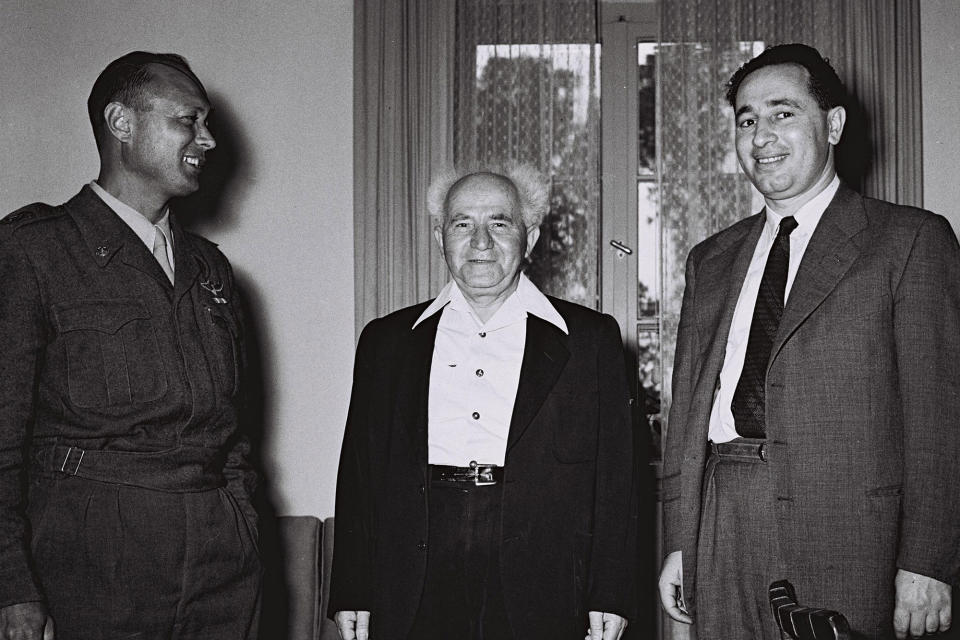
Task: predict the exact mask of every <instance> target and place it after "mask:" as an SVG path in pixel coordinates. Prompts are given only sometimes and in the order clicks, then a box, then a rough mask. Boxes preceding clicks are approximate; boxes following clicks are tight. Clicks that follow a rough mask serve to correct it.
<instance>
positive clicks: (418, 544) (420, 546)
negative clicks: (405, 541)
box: [417, 540, 427, 551]
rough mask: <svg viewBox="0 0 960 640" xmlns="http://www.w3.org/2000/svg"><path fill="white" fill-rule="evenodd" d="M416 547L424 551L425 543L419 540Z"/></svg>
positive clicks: (425, 548)
mask: <svg viewBox="0 0 960 640" xmlns="http://www.w3.org/2000/svg"><path fill="white" fill-rule="evenodd" d="M417 549H419V550H420V551H426V550H427V543H426V542H424V541H423V540H421V541H420V542H418V543H417Z"/></svg>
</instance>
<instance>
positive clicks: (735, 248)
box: [694, 210, 766, 347]
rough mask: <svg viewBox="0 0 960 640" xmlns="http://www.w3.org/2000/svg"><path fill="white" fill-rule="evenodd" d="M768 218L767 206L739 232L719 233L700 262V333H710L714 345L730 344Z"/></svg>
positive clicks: (697, 303)
mask: <svg viewBox="0 0 960 640" xmlns="http://www.w3.org/2000/svg"><path fill="white" fill-rule="evenodd" d="M765 219H766V211H765V210H764V211H761V212H760V213H758V214H755V215H753V216H751V217H750V218H747V221H746V223H745V224H744V225H743V228H742V229H741V230H739V233H735V234H734V233H731V234H728V235H727V236H721V237H718V238H717V240H718V246H717V247H716V249H715V250H714V251H713V252H712V253H711V254H709V255H707V256H705V257H704V259H703V260H702V261H701V263H700V264H699V265H698V266H697V279H698V282H697V284H696V286H697V291H700V292H703V293H702V295H701V296H699V297H698V299H697V300H694V310H695V313H696V314H697V316H696V317H697V327H698V330H699V333H700V335H701V336H706V338H707V342H708V343H710V342H712V343H713V344H714V346H716V343H720V344H721V345H723V346H724V347H725V346H726V343H727V334H728V333H729V332H730V323H731V322H732V321H733V312H734V310H735V309H736V307H737V299H738V298H739V297H740V289H741V287H742V286H743V281H744V279H746V277H747V270H748V269H749V268H750V261H751V260H752V259H753V252H754V250H756V248H757V242H759V240H760V234H761V233H762V232H763V224H764V220H765ZM711 336H712V338H711Z"/></svg>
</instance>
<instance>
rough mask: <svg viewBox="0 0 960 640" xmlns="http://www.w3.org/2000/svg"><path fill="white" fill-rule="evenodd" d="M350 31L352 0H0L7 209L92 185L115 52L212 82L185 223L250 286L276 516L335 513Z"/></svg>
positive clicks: (345, 386)
mask: <svg viewBox="0 0 960 640" xmlns="http://www.w3.org/2000/svg"><path fill="white" fill-rule="evenodd" d="M352 35H353V0H282V2H254V1H252V0H246V1H243V0H191V1H180V0H148V1H146V0H85V1H78V0H0V60H3V64H2V65H0V149H2V153H3V157H4V160H3V163H2V167H3V170H2V173H0V215H3V214H5V213H6V212H8V211H12V210H13V209H16V208H17V207H19V206H21V205H23V204H26V203H28V202H33V201H37V200H42V201H45V202H49V203H51V204H58V203H60V202H63V201H64V200H66V199H68V198H69V197H71V196H72V195H73V194H75V193H76V192H77V191H78V190H79V188H80V186H81V185H82V184H83V183H85V182H89V181H90V180H92V179H93V178H95V177H96V175H97V172H98V167H99V164H98V158H97V155H96V151H95V147H94V142H93V136H92V134H91V132H90V125H89V122H88V120H87V116H86V99H87V95H88V94H89V91H90V86H91V85H92V84H93V81H94V79H95V78H96V76H97V74H98V73H99V72H100V71H101V70H102V69H103V67H104V66H105V65H106V64H107V63H108V62H109V61H110V60H112V59H114V58H116V57H118V56H120V55H122V54H124V53H126V52H128V51H130V50H134V49H143V50H147V51H172V52H177V53H181V54H182V55H184V56H186V57H187V59H188V60H189V61H190V63H191V65H192V66H193V68H194V70H195V71H196V72H197V75H198V76H199V77H200V78H201V79H202V80H203V81H204V84H205V85H206V87H207V90H208V92H209V94H210V96H211V100H212V102H213V103H214V108H215V109H216V111H215V113H214V116H213V127H214V132H215V134H216V136H217V142H218V149H217V150H215V151H214V152H213V153H212V154H211V156H210V164H209V166H208V169H207V171H205V173H204V176H203V178H202V182H201V184H202V187H201V192H200V195H202V196H203V198H205V199H201V200H200V203H201V204H203V205H205V210H206V211H207V212H208V213H209V215H207V216H205V217H204V218H203V219H196V220H193V221H192V222H191V221H187V223H188V225H190V226H192V227H193V228H194V229H197V230H198V231H200V232H201V233H203V234H204V235H206V236H207V237H208V238H210V239H211V240H213V241H215V242H217V243H219V244H220V247H221V249H223V251H224V253H226V254H227V256H228V257H229V258H230V259H231V262H232V263H233V265H234V268H235V271H236V272H237V275H238V280H239V282H240V283H241V285H242V286H243V288H244V290H245V293H246V299H247V302H248V304H249V306H250V315H251V321H252V325H253V326H254V328H255V330H256V335H257V336H258V339H257V341H256V342H258V343H259V344H258V345H257V351H258V352H259V357H258V359H259V360H260V361H261V362H262V370H263V373H264V400H263V407H264V419H263V429H264V443H263V454H264V458H265V460H264V466H265V470H266V479H267V482H268V484H267V487H268V489H269V494H270V495H271V496H272V497H273V502H274V506H275V507H276V510H277V512H278V513H280V514H296V515H305V514H313V515H317V516H329V515H332V514H333V501H334V485H335V480H336V466H337V459H338V455H339V448H340V440H341V437H342V432H343V425H344V420H345V417H346V409H347V402H348V399H349V393H350V372H351V368H352V363H353V347H354V304H353V298H354V294H353V196H352V187H351V185H352V184H353V173H352V165H353V155H352V144H353V136H352V133H353V131H352V126H353V125H352V123H353V102H352V95H353V89H352V82H353V43H352ZM215 165H216V166H218V167H219V169H213V167H214V166H215ZM211 171H213V172H214V173H215V174H217V173H218V174H219V175H214V176H213V177H212V178H210V179H209V180H208V174H210V173H211ZM211 180H212V181H213V182H214V183H216V184H215V185H214V186H215V187H216V189H215V191H216V196H215V197H212V196H210V195H209V194H210V191H211V189H209V188H208V186H209V185H208V182H210V181H211Z"/></svg>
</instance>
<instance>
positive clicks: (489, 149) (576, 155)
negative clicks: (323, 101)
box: [454, 0, 600, 307]
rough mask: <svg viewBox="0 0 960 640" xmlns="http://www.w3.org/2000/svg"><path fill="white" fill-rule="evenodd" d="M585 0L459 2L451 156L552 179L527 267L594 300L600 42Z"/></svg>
mask: <svg viewBox="0 0 960 640" xmlns="http://www.w3.org/2000/svg"><path fill="white" fill-rule="evenodd" d="M596 10H597V7H596V2H595V1H594V0H458V2H457V31H456V95H455V112H456V126H455V128H454V135H455V149H456V153H455V158H456V162H457V163H458V165H462V166H471V165H476V164H480V163H490V162H494V163H496V162H503V161H506V160H516V161H520V162H526V163H530V164H533V165H534V166H536V167H538V168H539V169H540V170H541V171H543V172H544V173H546V174H547V175H549V176H550V177H551V179H552V185H553V186H552V194H551V206H550V212H549V214H548V215H547V217H546V219H545V220H544V222H543V224H542V225H541V227H540V231H541V235H540V240H539V242H538V243H537V246H536V248H535V249H534V252H533V255H532V256H531V259H530V264H528V265H527V267H526V273H527V275H528V276H530V278H531V279H532V280H533V281H534V282H535V283H536V284H537V285H538V286H540V288H541V289H542V290H544V291H545V292H547V293H551V294H553V295H557V296H560V297H563V298H566V299H568V300H573V301H575V302H580V303H581V304H585V305H588V306H591V307H596V306H597V304H598V289H597V282H598V278H597V255H598V245H597V226H598V212H599V194H600V183H599V149H600V139H599V138H600V126H599V122H600V108H599V78H600V67H599V45H597V44H596V42H597V19H596Z"/></svg>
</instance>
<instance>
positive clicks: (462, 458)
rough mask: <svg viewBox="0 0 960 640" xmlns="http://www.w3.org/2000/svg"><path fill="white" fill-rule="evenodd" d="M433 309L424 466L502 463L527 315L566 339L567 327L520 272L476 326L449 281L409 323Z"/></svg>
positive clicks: (464, 302)
mask: <svg viewBox="0 0 960 640" xmlns="http://www.w3.org/2000/svg"><path fill="white" fill-rule="evenodd" d="M438 311H439V312H441V313H442V314H443V315H441V316H440V321H439V324H438V325H437V338H436V341H435V342H434V345H433V364H432V365H431V367H430V396H429V401H428V417H427V446H428V461H429V463H430V464H447V465H453V466H457V467H466V466H468V465H469V464H470V462H471V461H476V462H478V463H480V464H496V465H503V463H504V461H505V459H506V452H507V435H508V434H509V431H510V419H511V417H512V416H513V404H514V401H515V400H516V397H517V386H518V385H519V383H520V368H521V366H522V364H523V350H524V346H525V344H526V339H527V315H528V314H532V315H535V316H537V317H539V318H542V319H543V320H546V321H547V322H549V323H551V324H553V325H555V326H556V327H557V328H558V329H560V330H561V331H563V332H564V333H567V334H569V331H568V330H567V324H566V323H565V322H564V321H563V318H562V317H561V316H560V314H559V313H558V312H557V310H556V309H555V308H554V306H553V305H552V304H550V301H549V300H548V299H547V297H546V296H545V295H543V294H542V293H541V292H540V290H539V289H537V287H536V285H534V284H533V283H532V282H530V280H529V279H528V278H527V277H526V276H525V275H523V274H521V275H520V282H519V283H518V284H517V289H516V291H514V292H513V293H512V294H510V297H508V298H507V299H506V300H505V301H504V303H503V305H502V306H501V307H500V308H499V309H497V311H496V313H494V314H493V316H492V317H491V318H490V319H489V320H488V321H487V322H485V323H484V322H481V321H480V320H479V318H477V316H476V314H475V313H474V312H473V309H471V308H470V304H469V303H468V302H467V300H466V298H464V297H463V293H462V292H461V291H460V288H459V287H458V286H457V284H456V282H454V281H452V280H451V281H450V282H449V283H448V284H447V285H446V286H445V287H444V288H443V290H442V291H441V292H440V295H438V296H437V298H436V300H434V301H433V303H431V304H430V306H429V307H427V309H426V310H425V311H424V312H423V314H421V316H420V317H419V318H417V321H416V322H415V323H414V324H413V326H414V327H416V326H417V325H418V324H420V322H422V321H423V320H425V319H426V318H429V317H430V316H432V315H433V314H435V313H437V312H438Z"/></svg>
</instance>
